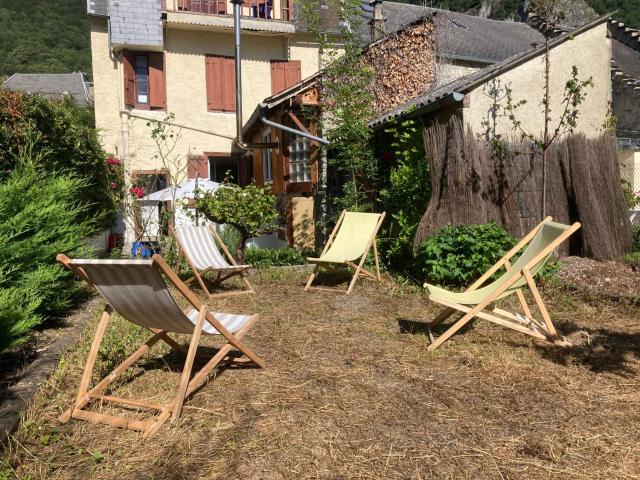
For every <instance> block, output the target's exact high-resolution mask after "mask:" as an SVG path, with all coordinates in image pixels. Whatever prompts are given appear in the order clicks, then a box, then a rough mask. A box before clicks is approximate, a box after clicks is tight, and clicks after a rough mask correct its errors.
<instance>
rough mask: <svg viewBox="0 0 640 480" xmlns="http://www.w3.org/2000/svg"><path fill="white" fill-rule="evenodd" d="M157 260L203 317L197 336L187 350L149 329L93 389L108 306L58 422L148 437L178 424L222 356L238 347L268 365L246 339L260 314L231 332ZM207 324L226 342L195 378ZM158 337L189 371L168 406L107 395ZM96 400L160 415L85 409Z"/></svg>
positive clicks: (80, 272) (65, 259)
mask: <svg viewBox="0 0 640 480" xmlns="http://www.w3.org/2000/svg"><path fill="white" fill-rule="evenodd" d="M57 260H58V261H59V262H60V263H62V264H63V265H64V266H65V267H67V268H68V269H69V270H71V271H72V272H73V273H75V274H76V275H78V276H79V277H80V278H81V279H83V280H84V281H86V282H87V283H89V284H90V285H92V283H91V280H90V279H89V277H88V276H87V275H86V274H85V272H84V271H83V269H82V268H80V267H78V266H76V265H73V264H72V263H70V262H71V260H70V259H69V258H68V257H67V256H66V255H63V254H60V255H58V256H57ZM152 260H153V266H154V267H155V268H157V269H158V270H159V271H160V272H161V273H163V274H164V275H166V277H167V278H168V279H169V280H170V281H171V283H173V284H174V285H175V287H176V288H177V289H178V291H179V292H180V293H181V294H182V295H183V296H184V297H185V298H186V299H187V301H188V302H189V303H190V304H191V305H192V306H193V308H194V309H196V310H197V311H198V318H197V321H196V322H195V325H194V329H193V334H192V335H191V341H190V342H189V347H188V349H185V348H184V347H183V346H182V345H180V344H179V343H178V342H176V341H175V340H174V339H173V338H171V337H170V336H169V334H168V332H167V331H164V330H158V329H149V330H150V331H151V333H153V336H151V338H149V339H148V340H147V341H146V342H145V343H143V344H142V345H141V346H140V347H139V348H138V349H137V350H136V351H135V352H133V353H132V354H131V355H130V356H129V357H128V358H127V359H126V360H124V361H123V362H121V363H120V364H119V365H118V366H117V367H115V368H114V369H113V370H112V371H111V373H109V374H108V375H107V376H105V377H104V378H103V379H102V380H100V381H99V382H98V383H96V384H95V385H94V386H93V387H91V388H90V383H91V375H92V371H93V367H94V364H95V361H96V357H97V355H98V351H99V350H100V345H101V344H102V340H103V338H104V334H105V332H106V329H107V326H108V324H109V321H110V319H111V314H112V312H113V309H112V307H111V306H110V305H108V304H107V305H106V306H105V309H104V312H103V313H102V316H101V317H100V322H99V323H98V328H97V331H96V334H95V337H94V338H93V341H92V343H91V348H90V350H89V355H88V357H87V361H86V363H85V365H84V370H83V374H82V377H81V380H80V385H79V387H78V391H77V394H76V398H75V401H74V403H73V405H72V406H71V407H70V408H69V409H67V410H66V411H65V412H64V413H62V414H61V415H60V416H59V417H58V420H59V421H60V422H61V423H66V422H68V421H69V420H70V419H72V418H75V419H80V420H86V421H89V422H91V423H98V424H105V425H111V426H114V427H121V428H127V429H131V430H138V431H142V432H144V437H149V436H151V435H153V434H154V433H156V432H157V431H158V430H159V429H160V428H161V427H162V425H163V424H164V423H165V422H166V421H167V420H169V419H171V422H175V421H177V420H178V419H179V418H180V415H181V414H182V407H183V404H184V401H185V399H186V398H187V397H189V395H191V394H192V393H193V392H194V391H195V390H196V389H198V388H199V387H200V386H202V385H203V384H204V382H205V381H206V380H207V378H208V376H209V374H210V373H211V371H212V370H213V369H214V368H215V367H216V366H218V365H219V364H220V363H221V362H222V361H223V360H225V359H227V357H230V353H231V351H232V350H233V349H234V348H235V349H236V350H237V351H239V352H241V353H242V354H244V355H245V356H246V357H247V358H248V360H245V361H246V362H251V363H254V364H255V365H257V366H258V367H260V368H264V367H265V366H266V364H265V362H264V361H263V360H262V359H261V358H260V357H259V356H258V355H257V354H256V353H254V352H253V350H251V349H250V348H249V347H248V346H247V345H246V344H245V343H244V342H243V341H242V338H243V337H244V336H245V335H246V334H247V332H248V331H249V330H250V329H251V328H252V327H253V325H254V324H255V323H256V322H257V321H258V319H259V315H253V316H252V317H251V318H250V319H249V320H248V322H247V323H246V324H245V325H244V326H243V327H242V328H241V329H240V330H238V331H237V332H236V333H231V332H230V331H229V330H227V329H226V328H225V327H224V326H223V325H222V324H221V323H220V321H218V320H217V319H216V318H215V316H214V315H213V312H211V311H209V309H208V307H207V306H206V305H204V304H203V303H202V302H201V301H200V299H198V297H197V296H196V295H195V294H194V293H193V292H192V291H191V290H189V288H188V287H187V286H186V285H185V284H184V282H182V281H181V280H180V279H179V278H178V276H177V275H176V274H175V273H174V272H173V271H172V270H171V268H170V267H169V265H167V264H166V262H165V261H164V260H163V259H162V257H160V256H159V255H154V256H153V257H152ZM205 322H208V323H209V324H211V325H212V326H213V327H214V328H215V329H216V330H217V331H218V332H220V334H221V336H223V337H224V338H225V339H226V340H227V343H226V344H225V345H224V346H222V347H221V348H220V349H219V350H218V352H217V353H216V354H215V355H214V356H212V357H210V358H209V360H208V361H207V363H206V364H205V365H204V366H203V367H202V368H201V369H200V370H199V371H198V372H197V373H195V375H194V376H193V378H191V374H192V371H193V364H194V360H195V358H196V357H199V355H197V349H198V346H199V342H200V336H201V334H202V327H203V325H204V323H205ZM159 341H163V342H165V343H166V344H167V345H169V346H170V347H171V348H172V349H173V350H175V351H177V352H179V353H181V354H186V359H185V363H184V369H183V371H182V375H181V379H180V385H179V387H178V390H177V392H176V395H175V397H174V399H173V401H172V402H171V403H169V404H167V405H159V404H155V403H151V402H146V401H140V400H135V399H128V398H119V397H114V396H110V395H104V394H103V392H104V391H105V389H106V388H107V387H108V386H109V385H110V384H111V383H113V382H114V381H115V380H116V379H117V378H118V377H120V376H121V375H122V374H123V373H124V372H125V371H126V370H127V369H128V368H129V367H131V366H132V365H133V364H134V363H135V362H137V361H138V360H139V359H140V358H141V357H142V356H144V355H146V354H148V353H149V351H150V350H151V348H152V347H153V346H154V345H155V344H156V343H158V342H159ZM207 358H208V357H207ZM94 401H99V402H103V403H115V404H120V405H124V406H125V407H133V408H136V409H141V410H151V411H155V412H157V418H156V419H155V420H134V419H128V418H126V417H122V416H116V415H107V414H104V413H99V412H93V411H89V410H86V409H85V408H86V407H87V406H88V405H89V404H91V403H92V402H94Z"/></svg>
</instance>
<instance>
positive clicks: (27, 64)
mask: <svg viewBox="0 0 640 480" xmlns="http://www.w3.org/2000/svg"><path fill="white" fill-rule="evenodd" d="M89 33H90V30H89V18H88V17H87V13H86V2H84V1H82V0H28V1H25V0H0V77H1V76H2V75H11V74H13V73H68V72H73V71H82V72H87V73H89V72H90V71H91V49H90V42H89Z"/></svg>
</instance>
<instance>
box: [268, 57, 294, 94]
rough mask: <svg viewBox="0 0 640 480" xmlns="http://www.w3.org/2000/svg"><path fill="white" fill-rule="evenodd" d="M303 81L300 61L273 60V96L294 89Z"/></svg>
mask: <svg viewBox="0 0 640 480" xmlns="http://www.w3.org/2000/svg"><path fill="white" fill-rule="evenodd" d="M300 80H301V74H300V61H299V60H291V61H285V60H271V94H272V95H275V94H276V93H278V92H281V91H283V90H286V89H287V88H289V87H292V86H293V85H295V84H296V83H298V82H299V81H300Z"/></svg>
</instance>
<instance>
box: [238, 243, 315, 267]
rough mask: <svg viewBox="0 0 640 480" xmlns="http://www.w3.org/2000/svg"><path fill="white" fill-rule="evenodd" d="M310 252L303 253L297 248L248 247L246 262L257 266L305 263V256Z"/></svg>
mask: <svg viewBox="0 0 640 480" xmlns="http://www.w3.org/2000/svg"><path fill="white" fill-rule="evenodd" d="M309 255H310V253H308V252H307V253H303V252H300V251H298V250H296V249H295V248H290V247H287V248H274V249H270V248H254V247H251V248H247V250H246V251H245V261H246V263H248V264H250V265H253V266H254V267H256V268H266V267H281V266H287V265H304V264H305V263H306V261H305V257H306V256H309Z"/></svg>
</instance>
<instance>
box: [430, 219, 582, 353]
mask: <svg viewBox="0 0 640 480" xmlns="http://www.w3.org/2000/svg"><path fill="white" fill-rule="evenodd" d="M579 228H580V224H579V223H574V224H573V225H564V224H561V223H556V222H553V221H552V219H551V217H547V218H545V219H544V220H543V221H542V222H541V223H540V224H539V225H538V226H536V227H535V228H534V229H533V230H532V231H531V232H529V234H528V235H526V236H525V237H524V238H523V239H522V240H521V241H520V242H519V243H518V244H517V245H516V246H515V247H513V248H512V249H511V250H509V252H507V254H506V255H505V256H504V257H502V258H501V259H500V260H499V261H498V263H496V264H495V265H494V266H493V267H491V268H490V269H489V270H488V271H487V272H486V273H485V274H484V275H483V276H482V277H480V278H479V279H478V280H477V281H476V282H475V283H474V284H473V285H471V286H470V287H469V288H468V289H467V290H466V291H464V292H460V293H456V292H450V291H448V290H445V289H443V288H439V287H436V286H434V285H429V284H428V283H425V285H424V287H425V288H426V289H427V292H428V293H429V300H431V301H432V302H435V303H439V304H441V305H444V306H445V307H446V308H445V309H444V310H443V311H442V312H441V313H440V314H439V315H438V316H437V317H436V318H435V319H434V320H433V321H431V322H430V323H429V324H428V329H429V337H430V339H431V342H432V343H431V345H429V347H428V350H435V349H436V348H438V347H439V346H440V345H442V344H443V343H444V342H446V341H447V340H448V339H449V338H450V337H451V336H452V335H453V334H455V333H456V332H457V331H458V330H460V329H461V328H462V327H463V326H464V325H466V324H467V323H468V322H469V321H470V320H471V319H473V318H474V317H478V318H482V319H484V320H488V321H490V322H493V323H496V324H498V325H502V326H505V327H507V328H511V329H513V330H516V331H519V332H522V333H526V334H528V335H531V336H533V337H536V338H540V339H543V340H549V341H551V342H553V343H555V344H556V345H567V344H568V342H567V341H566V340H564V339H563V338H561V337H560V336H559V335H558V332H557V330H556V328H555V327H554V325H553V322H552V321H551V317H550V316H549V312H548V311H547V308H546V307H545V305H544V302H543V301H542V297H541V296H540V292H539V291H538V288H537V287H536V284H535V281H534V277H535V275H536V274H537V273H538V272H539V271H540V270H541V269H542V267H544V265H545V263H546V262H547V260H548V259H549V257H550V256H551V254H552V253H553V251H554V250H555V249H556V248H557V247H558V245H560V244H561V243H562V242H564V241H565V240H566V239H567V238H569V237H570V236H571V235H572V234H573V233H574V232H575V231H576V230H578V229H579ZM525 246H526V249H525V250H524V252H523V253H522V255H520V257H519V258H518V259H517V260H516V262H515V263H513V265H512V264H511V263H510V260H511V257H513V256H514V255H515V254H517V253H518V252H519V251H520V250H521V249H522V248H524V247H525ZM502 267H505V269H506V272H505V273H504V274H503V275H502V276H501V277H499V278H498V279H497V280H494V281H493V282H491V283H489V284H488V285H486V286H484V287H483V286H482V285H483V284H484V283H485V282H486V281H487V280H489V279H490V278H491V276H492V275H493V274H494V273H496V272H497V271H498V270H500V268H502ZM524 288H529V290H530V291H531V294H532V295H533V299H534V300H535V303H536V305H537V307H538V310H539V311H540V314H541V316H542V321H539V320H536V319H535V318H534V317H533V315H532V313H531V309H530V308H529V305H528V304H527V302H526V300H525V296H524V293H523V289H524ZM512 293H515V294H516V295H517V297H518V300H519V301H520V306H521V307H522V311H523V313H524V315H521V314H519V313H512V312H509V311H506V310H502V309H500V308H495V306H493V302H495V301H496V300H498V299H501V298H504V297H507V296H509V295H511V294H512ZM456 311H460V312H463V313H464V315H463V316H462V318H460V319H459V320H458V321H456V322H455V323H454V324H453V325H451V327H449V329H448V330H447V331H445V332H444V333H443V334H442V335H440V336H439V337H438V338H437V339H434V338H433V334H432V332H431V329H432V328H433V327H435V326H436V325H438V324H440V323H442V322H444V321H445V320H446V319H447V318H449V317H450V316H451V315H453V314H454V313H455V312H456Z"/></svg>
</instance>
